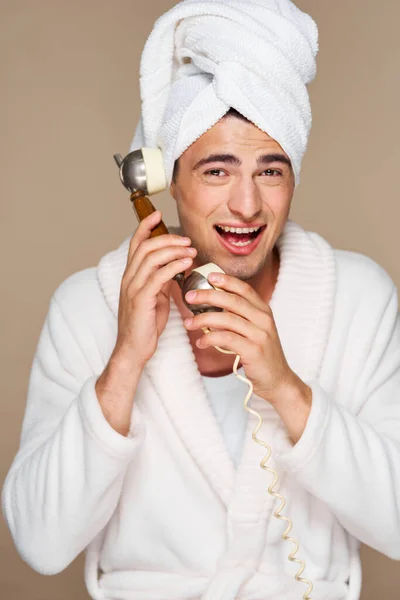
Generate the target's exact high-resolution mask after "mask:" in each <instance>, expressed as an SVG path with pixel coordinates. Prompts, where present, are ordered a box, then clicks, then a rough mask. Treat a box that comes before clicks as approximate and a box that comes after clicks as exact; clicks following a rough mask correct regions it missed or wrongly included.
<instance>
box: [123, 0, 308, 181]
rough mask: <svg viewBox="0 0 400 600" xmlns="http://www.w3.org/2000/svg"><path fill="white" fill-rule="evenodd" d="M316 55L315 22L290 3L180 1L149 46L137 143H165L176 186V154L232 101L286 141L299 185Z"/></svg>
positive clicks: (166, 160)
mask: <svg viewBox="0 0 400 600" xmlns="http://www.w3.org/2000/svg"><path fill="white" fill-rule="evenodd" d="M317 52H318V30H317V26H316V24H315V22H314V21H313V19H312V18H311V17H310V16H309V15H307V14H306V13H304V12H302V11H300V10H299V9H298V8H297V7H296V6H295V5H294V4H293V2H291V1H290V0H208V1H204V0H184V1H183V2H180V3H179V4H177V5H176V6H174V7H173V8H172V9H171V10H169V11H168V12H166V13H165V14H164V15H162V16H161V17H160V18H159V19H158V20H157V21H156V23H155V25H154V28H153V30H152V32H151V34H150V36H149V38H148V40H147V42H146V44H145V47H144V49H143V53H142V58H141V64H140V93H141V99H142V112H141V119H140V122H139V125H138V127H137V129H136V133H135V136H134V139H133V142H132V144H131V147H130V150H135V149H137V148H140V147H141V146H150V147H156V146H158V147H159V148H161V150H162V152H163V158H164V166H165V171H166V175H167V181H168V184H170V182H171V179H172V173H173V168H174V162H175V160H176V159H177V158H179V156H180V155H181V154H182V153H183V152H184V151H185V150H186V149H187V148H189V146H190V145H191V144H192V143H193V142H194V141H195V140H196V139H198V138H199V137H200V136H201V135H203V133H205V132H206V131H207V130H208V129H210V128H211V127H212V126H213V125H215V124H216V123H217V121H219V120H220V119H221V118H222V117H223V115H224V114H225V113H226V112H227V111H228V110H229V109H230V108H231V107H232V108H235V109H236V110H237V111H239V112H240V113H241V114H242V115H243V116H245V117H246V118H247V119H249V121H251V122H252V123H254V124H255V125H256V126H257V127H259V128H260V129H261V130H262V131H265V132H266V133H268V135H270V136H271V137H272V138H273V139H275V140H276V141H277V142H278V143H279V144H280V146H281V147H282V149H283V150H284V151H285V152H286V154H287V155H288V156H289V158H290V160H291V162H292V167H293V171H294V174H295V182H296V185H297V184H298V183H299V175H300V168H301V161H302V158H303V155H304V152H305V150H306V146H307V141H308V136H309V132H310V128H311V108H310V102H309V97H308V92H307V87H306V85H307V84H308V83H309V82H310V81H312V79H313V78H314V77H315V73H316V62H315V57H316V55H317Z"/></svg>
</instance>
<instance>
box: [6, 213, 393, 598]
mask: <svg viewBox="0 0 400 600" xmlns="http://www.w3.org/2000/svg"><path fill="white" fill-rule="evenodd" d="M129 239H130V238H129V237H128V238H127V239H126V240H124V242H123V243H122V245H121V246H120V247H119V248H118V249H117V250H115V251H113V252H111V253H109V254H107V255H106V256H104V257H103V258H102V260H101V261H100V263H99V265H98V267H97V268H87V269H84V270H82V271H80V272H78V273H75V274H73V275H72V276H70V277H68V278H67V279H66V280H65V281H64V282H62V283H61V285H60V286H59V287H58V288H57V290H56V291H55V293H54V294H53V296H52V298H51V300H50V305H49V311H48V315H47V318H46V321H45V323H44V326H43V329H42V332H41V335H40V339H39V342H38V346H37V350H36V354H35V357H34V360H33V365H32V371H31V377H30V381H29V390H28V398H27V408H26V414H25V419H24V424H23V432H22V438H21V447H20V450H19V452H18V454H17V456H16V458H15V460H14V462H13V464H12V466H11V469H10V472H9V474H8V477H7V480H6V483H5V486H4V489H3V510H4V513H5V516H6V519H7V522H8V525H9V528H10V530H11V532H12V536H13V538H14V541H15V544H16V547H17V549H18V551H19V552H20V554H21V556H22V558H23V559H24V560H25V561H26V562H27V563H28V564H29V565H31V567H32V568H34V569H36V570H37V571H39V572H41V573H48V574H50V573H57V572H59V571H61V570H63V569H65V568H66V567H67V565H68V564H69V563H70V562H71V561H72V560H73V559H74V558H75V557H76V556H77V555H78V554H79V553H80V552H81V551H82V550H84V549H86V551H87V555H86V571H85V579H86V584H87V587H88V591H89V593H90V595H91V596H92V598H94V599H95V600H111V599H115V600H117V599H118V600H189V599H190V600H199V599H202V600H233V599H234V598H238V599H241V600H272V599H273V600H276V599H286V600H289V599H290V600H295V599H299V600H300V598H302V595H303V593H304V592H305V591H306V586H305V585H304V584H302V583H299V582H296V581H295V580H294V578H293V575H294V574H295V572H296V571H297V569H298V567H297V566H296V565H294V564H292V563H290V562H289V561H288V559H287V555H288V553H289V552H290V550H291V549H292V545H291V544H290V543H288V542H283V541H282V539H281V535H282V532H283V530H284V527H285V524H284V523H283V522H281V521H278V520H277V519H276V518H275V517H274V516H273V509H274V501H273V499H272V498H271V496H270V495H269V494H268V493H267V487H268V485H269V484H270V483H271V477H270V475H269V474H268V473H266V472H264V471H263V470H262V469H261V468H260V465H259V462H260V459H261V458H262V456H263V452H264V451H263V449H262V448H261V447H260V446H258V445H257V444H256V443H254V442H253V441H252V439H251V431H252V429H253V428H254V425H255V420H254V418H253V417H249V422H248V430H247V432H246V439H245V443H244V448H243V454H242V458H241V461H240V464H239V467H238V469H237V471H236V470H235V468H234V464H233V462H232V459H231V456H230V454H229V452H228V451H227V447H226V445H225V443H224V439H223V436H222V434H221V431H220V429H219V427H218V424H217V422H216V420H215V417H214V415H213V412H212V409H211V407H210V404H209V402H208V399H207V395H206V392H205V389H204V387H203V385H202V379H201V375H200V373H199V370H198V368H197V364H196V362H195V359H194V355H193V352H192V349H191V346H190V343H189V340H188V337H187V333H186V330H185V328H184V326H183V324H182V320H181V317H180V314H179V311H178V309H177V307H176V306H175V305H174V303H172V306H171V312H170V318H169V321H168V324H167V327H166V329H165V331H164V333H163V334H162V336H161V338H160V341H159V345H158V349H157V351H156V353H155V355H154V357H153V358H152V359H151V360H150V361H149V363H148V364H147V366H146V368H145V371H144V372H143V376H142V378H141V380H140V383H139V387H138V389H137V393H136V396H135V399H134V405H133V411H132V424H131V430H130V433H129V435H128V437H123V436H121V435H120V434H118V433H117V432H116V431H115V430H113V429H112V428H111V426H110V425H109V423H108V422H107V421H106V419H105V418H104V416H103V413H102V411H101V408H100V405H99V403H98V400H97V397H96V393H95V387H94V386H95V382H96V380H97V378H98V376H99V375H100V373H101V372H102V371H103V369H104V367H105V365H106V363H107V361H108V359H109V356H110V354H111V352H112V350H113V347H114V344H115V340H116V335H117V311H118V298H119V289H120V281H121V277H122V274H123V271H124V268H125V264H126V258H127V252H128V245H129ZM278 248H279V252H280V256H281V266H280V273H279V279H278V282H277V285H276V288H275V290H274V293H273V296H272V299H271V303H270V304H271V308H272V310H273V314H274V317H275V321H276V324H277V328H278V332H279V335H280V339H281V342H282V346H283V349H284V352H285V355H286V358H287V360H288V363H289V365H290V367H291V368H292V369H293V370H294V371H295V372H296V373H297V374H298V375H299V376H300V377H301V378H302V379H303V380H304V381H305V382H306V383H307V384H308V385H309V386H310V387H311V388H312V408H311V413H310V416H309V419H308V422H307V425H306V428H305V431H304V433H303V435H302V437H301V439H300V440H299V441H298V443H297V444H295V445H294V446H292V445H291V444H290V442H289V440H288V436H287V434H286V431H285V427H284V426H283V424H282V422H281V421H280V419H279V418H278V416H277V414H276V413H275V411H274V409H272V408H271V406H270V405H269V404H268V403H267V402H265V401H263V400H261V399H260V398H258V397H257V396H253V399H252V403H253V406H254V407H255V408H256V409H257V410H259V411H260V412H261V413H262V416H263V418H264V420H265V424H264V426H263V428H262V430H261V431H260V434H259V435H260V437H261V438H263V439H265V440H266V441H268V442H269V443H270V444H271V446H272V451H273V456H272V459H271V464H272V465H274V466H275V467H276V468H277V469H278V471H279V473H280V476H281V480H282V487H281V490H282V492H283V494H284V496H286V498H287V506H286V508H285V509H284V514H287V515H290V516H291V518H292V519H293V523H294V527H293V534H294V536H295V537H297V538H299V540H300V544H301V545H300V551H299V553H298V555H299V557H300V558H304V559H305V561H306V565H307V568H306V572H305V576H306V577H308V578H309V579H311V580H312V581H313V583H314V586H315V589H314V592H313V594H312V598H313V600H332V599H334V600H344V599H346V600H356V599H357V598H359V594H360V585H361V583H360V582H361V571H360V562H359V552H358V550H359V542H360V541H361V542H364V543H366V544H368V545H370V546H372V547H373V548H375V549H376V550H378V551H380V552H383V553H384V554H386V555H387V556H390V557H391V558H394V559H399V558H400V515H399V505H400V321H399V315H398V294H397V289H396V287H395V285H394V283H393V281H392V280H391V278H390V277H389V275H388V274H387V272H386V271H385V270H384V269H383V268H382V267H381V266H380V265H378V264H377V263H376V262H375V261H373V260H372V259H371V258H369V257H367V256H364V255H362V254H359V253H355V252H350V251H345V250H336V249H333V248H332V247H331V246H330V244H329V243H328V242H327V241H326V240H324V239H323V238H322V237H321V236H320V235H319V234H317V233H314V232H306V231H304V229H303V228H302V227H300V226H299V225H298V224H296V223H294V222H293V221H290V220H289V221H288V222H287V224H286V226H285V229H284V232H283V234H282V236H281V237H280V238H279V240H278ZM243 387H244V390H243V396H245V392H246V390H247V388H246V386H245V385H244V386H243Z"/></svg>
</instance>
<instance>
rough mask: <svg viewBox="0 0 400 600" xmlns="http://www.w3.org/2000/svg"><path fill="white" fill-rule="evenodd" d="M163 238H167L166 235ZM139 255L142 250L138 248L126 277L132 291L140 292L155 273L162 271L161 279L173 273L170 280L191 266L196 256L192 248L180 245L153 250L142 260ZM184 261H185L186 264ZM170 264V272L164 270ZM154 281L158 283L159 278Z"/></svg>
mask: <svg viewBox="0 0 400 600" xmlns="http://www.w3.org/2000/svg"><path fill="white" fill-rule="evenodd" d="M164 237H169V236H167V235H166V236H164ZM151 241H153V240H151ZM144 245H145V242H144V243H143V244H142V246H144ZM145 251H147V248H145V249H144V250H143V252H145ZM141 253H142V248H140V250H138V252H137V255H135V256H134V257H133V259H132V263H131V265H130V269H129V271H128V273H127V277H128V276H129V277H130V280H127V285H128V287H130V288H131V289H132V290H140V289H141V288H143V287H144V286H145V285H146V282H147V281H149V280H150V278H152V277H153V278H154V276H155V274H156V272H157V271H163V275H162V276H161V278H163V277H164V276H166V275H165V274H166V273H168V274H169V273H173V274H172V275H171V276H170V279H172V278H173V277H174V276H175V275H176V274H177V273H179V272H180V271H183V270H185V269H187V268H188V267H189V266H190V265H191V264H192V262H193V258H194V257H195V256H196V254H197V252H196V250H195V249H194V248H187V247H183V246H182V245H180V246H179V245H178V246H175V245H173V246H171V245H170V246H167V247H164V248H159V249H158V250H154V251H151V252H149V253H148V254H146V255H145V257H144V258H143V259H142V260H141V259H140V256H139V255H140V254H141ZM185 259H187V260H186V262H185ZM170 263H175V264H174V267H173V268H172V270H171V269H167V270H166V269H165V267H166V266H168V265H169V264H170ZM178 263H179V264H178ZM179 267H180V270H179ZM176 269H178V270H176ZM156 280H157V281H158V280H159V278H158V279H157V278H156Z"/></svg>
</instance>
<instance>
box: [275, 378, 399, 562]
mask: <svg viewBox="0 0 400 600" xmlns="http://www.w3.org/2000/svg"><path fill="white" fill-rule="evenodd" d="M312 388H313V389H312V391H313V402H312V410H311V411H310V415H309V418H308V420H307V425H306V428H305V430H304V432H303V435H302V437H301V438H300V439H299V441H298V442H297V444H295V445H294V446H293V447H292V448H288V449H287V450H284V451H283V452H280V453H276V454H275V458H276V459H277V461H278V463H279V464H280V465H281V467H282V468H283V469H284V470H285V471H287V472H289V473H293V475H294V477H295V478H296V480H297V481H298V482H299V483H300V484H301V485H302V486H303V487H304V488H305V489H307V490H308V491H309V492H310V493H311V494H313V495H314V496H316V497H317V498H319V499H320V500H322V501H323V502H324V503H325V504H326V505H327V506H329V508H330V509H331V510H332V512H333V513H334V514H335V515H336V517H337V519H338V521H339V522H340V523H341V524H342V525H343V527H345V529H347V531H349V532H350V533H351V534H352V535H353V536H354V537H356V538H357V539H358V540H360V541H362V542H363V543H365V544H367V545H369V546H371V547H373V548H375V549H376V550H378V551H379V552H382V553H384V554H386V555H387V556H390V557H391V558H397V559H399V558H400V520H399V513H398V506H399V502H400V444H399V442H398V441H397V440H396V439H393V438H392V437H390V436H388V435H385V434H382V433H380V432H378V431H377V430H376V428H375V427H374V425H373V424H371V423H367V422H366V421H364V420H363V419H362V418H359V417H357V416H356V415H354V414H352V413H351V412H350V411H349V410H347V409H346V408H345V407H343V406H341V405H338V404H337V403H335V402H334V401H333V400H332V399H331V398H330V397H329V396H328V394H327V393H326V392H325V390H323V389H322V388H321V387H320V386H319V385H318V384H317V383H316V382H315V383H313V384H312Z"/></svg>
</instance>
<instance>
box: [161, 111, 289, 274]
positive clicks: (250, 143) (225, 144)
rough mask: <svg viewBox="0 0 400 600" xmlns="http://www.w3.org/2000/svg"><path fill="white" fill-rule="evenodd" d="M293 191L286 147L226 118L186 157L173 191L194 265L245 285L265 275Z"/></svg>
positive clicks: (251, 126) (287, 212)
mask: <svg viewBox="0 0 400 600" xmlns="http://www.w3.org/2000/svg"><path fill="white" fill-rule="evenodd" d="M288 163H289V164H288ZM293 191H294V175H293V172H292V168H291V166H290V161H289V159H288V157H287V155H286V154H285V153H284V152H283V150H282V148H281V146H280V145H279V144H278V143H277V142H276V141H274V140H273V139H272V138H271V137H269V135H267V134H266V133H264V132H263V131H261V130H260V129H258V128H257V127H256V126H255V125H253V124H252V123H249V122H246V121H242V120H241V119H238V118H235V117H234V116H228V117H225V118H223V119H221V120H220V121H219V122H218V123H217V124H216V125H214V127H212V128H211V129H210V130H209V131H207V132H206V133H204V135H202V136H201V137H200V138H199V139H198V140H196V141H195V142H194V143H193V144H192V145H191V146H190V148H188V149H187V150H186V151H185V152H184V153H183V154H182V156H181V157H180V159H179V172H178V176H177V181H176V182H175V183H172V184H171V188H170V192H171V195H172V196H173V198H175V200H176V203H177V210H178V215H179V220H180V224H181V227H182V234H183V235H186V236H188V237H190V239H191V240H192V245H193V246H194V247H195V248H196V249H197V251H198V255H197V258H196V261H195V263H196V264H195V265H194V266H198V265H202V264H205V263H208V262H213V263H215V264H217V265H218V266H220V267H221V268H222V269H223V270H224V271H225V272H226V273H228V274H229V275H233V276H235V277H238V278H239V279H242V280H249V279H251V278H253V277H255V276H256V275H258V274H260V272H261V271H262V269H263V267H264V265H265V264H266V262H267V260H268V257H270V256H271V253H272V250H273V248H274V245H275V242H276V240H277V238H278V237H279V235H280V234H281V232H282V229H283V227H284V225H285V222H286V220H287V217H288V215H289V211H290V205H291V200H292V196H293ZM227 228H235V229H236V228H239V232H236V231H235V232H227V231H226V229H227ZM248 228H251V229H253V228H257V230H256V231H252V232H248V231H247V229H248ZM243 229H244V231H242V230H243Z"/></svg>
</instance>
